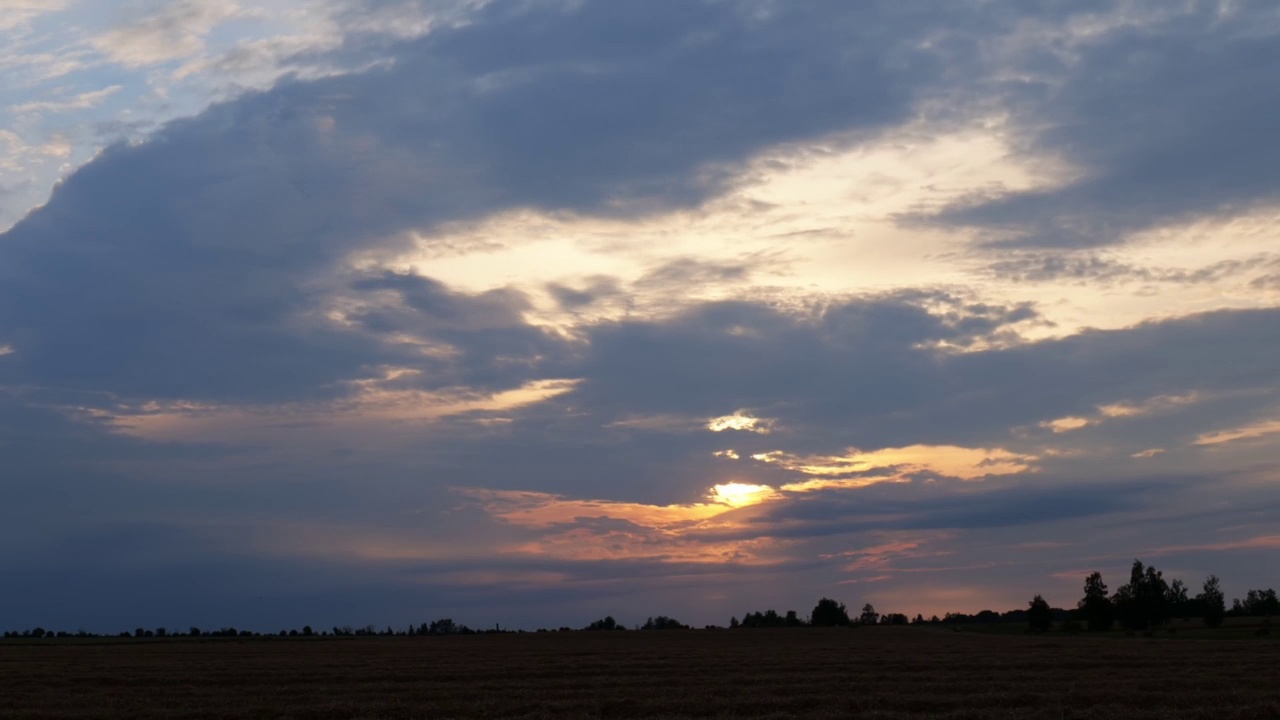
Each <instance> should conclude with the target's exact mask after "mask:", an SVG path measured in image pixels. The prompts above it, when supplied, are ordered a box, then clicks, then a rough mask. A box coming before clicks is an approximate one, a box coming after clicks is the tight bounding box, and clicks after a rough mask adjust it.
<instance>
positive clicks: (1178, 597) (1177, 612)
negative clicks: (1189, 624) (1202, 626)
mask: <svg viewBox="0 0 1280 720" xmlns="http://www.w3.org/2000/svg"><path fill="white" fill-rule="evenodd" d="M1165 600H1167V601H1168V604H1169V617H1180V618H1186V617H1188V616H1190V614H1191V606H1192V602H1191V598H1189V597H1188V596H1187V585H1186V583H1184V582H1182V580H1180V579H1177V578H1174V580H1173V582H1171V583H1169V592H1168V594H1166V595H1165Z"/></svg>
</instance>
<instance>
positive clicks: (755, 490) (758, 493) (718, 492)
mask: <svg viewBox="0 0 1280 720" xmlns="http://www.w3.org/2000/svg"><path fill="white" fill-rule="evenodd" d="M773 494H774V489H773V488H771V487H769V486H768V485H752V484H750V483H739V482H731V483H724V484H723V485H716V486H715V487H713V488H711V492H710V493H709V497H710V498H711V499H712V500H713V501H715V502H718V503H722V504H724V505H729V506H731V507H736V508H737V507H746V506H748V505H755V504H757V503H761V502H764V501H765V500H768V499H769V498H770V497H771V496H773Z"/></svg>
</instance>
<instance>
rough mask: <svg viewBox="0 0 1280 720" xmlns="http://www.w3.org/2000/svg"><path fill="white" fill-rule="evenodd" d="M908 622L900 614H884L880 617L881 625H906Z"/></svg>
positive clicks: (905, 617) (904, 616)
mask: <svg viewBox="0 0 1280 720" xmlns="http://www.w3.org/2000/svg"><path fill="white" fill-rule="evenodd" d="M908 622H910V621H909V620H908V619H907V616H906V615H903V614H902V613H885V614H884V615H881V616H880V624H881V625H906V624H907V623H908Z"/></svg>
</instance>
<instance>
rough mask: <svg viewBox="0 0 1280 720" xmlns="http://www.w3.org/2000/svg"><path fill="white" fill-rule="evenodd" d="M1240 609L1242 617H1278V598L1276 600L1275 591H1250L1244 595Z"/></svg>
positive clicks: (1279, 609)
mask: <svg viewBox="0 0 1280 720" xmlns="http://www.w3.org/2000/svg"><path fill="white" fill-rule="evenodd" d="M1240 609H1241V612H1242V614H1244V615H1253V616H1257V617H1266V616H1271V615H1280V598H1277V597H1276V591H1275V590H1272V589H1270V588H1268V589H1266V590H1250V591H1249V593H1248V594H1247V595H1245V598H1244V602H1243V603H1241V605H1240Z"/></svg>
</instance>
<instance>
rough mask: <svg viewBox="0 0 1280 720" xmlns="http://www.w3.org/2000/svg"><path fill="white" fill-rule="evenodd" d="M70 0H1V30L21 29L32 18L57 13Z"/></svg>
mask: <svg viewBox="0 0 1280 720" xmlns="http://www.w3.org/2000/svg"><path fill="white" fill-rule="evenodd" d="M68 2H69V0H0V32H6V31H13V30H15V29H21V28H23V27H24V26H27V25H29V24H30V23H31V21H32V20H34V19H36V18H38V17H40V16H42V15H48V14H50V13H56V12H58V11H60V10H62V9H63V8H65V7H66V6H67V3H68Z"/></svg>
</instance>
